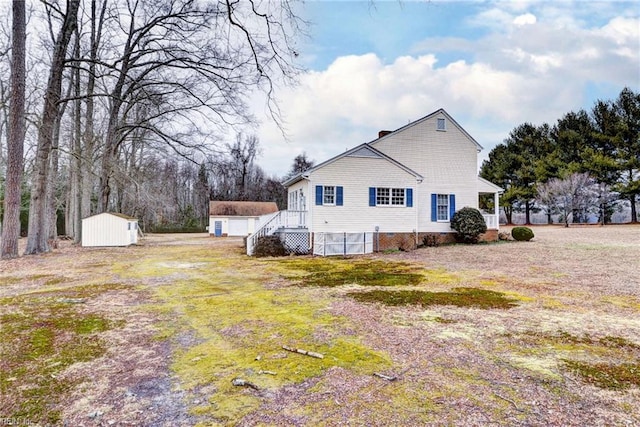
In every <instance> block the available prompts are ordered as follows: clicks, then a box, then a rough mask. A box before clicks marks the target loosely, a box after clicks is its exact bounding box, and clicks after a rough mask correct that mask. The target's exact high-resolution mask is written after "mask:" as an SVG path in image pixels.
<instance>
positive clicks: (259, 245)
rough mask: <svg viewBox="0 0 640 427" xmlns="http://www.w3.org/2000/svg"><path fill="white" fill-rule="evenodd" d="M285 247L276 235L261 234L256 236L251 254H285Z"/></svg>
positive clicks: (259, 255)
mask: <svg viewBox="0 0 640 427" xmlns="http://www.w3.org/2000/svg"><path fill="white" fill-rule="evenodd" d="M286 254H287V249H286V248H285V247H284V244H283V243H282V240H280V237H278V236H263V237H260V238H258V241H257V242H256V246H255V248H253V255H254V256H257V257H265V256H285V255H286Z"/></svg>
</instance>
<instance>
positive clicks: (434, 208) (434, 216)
mask: <svg viewBox="0 0 640 427" xmlns="http://www.w3.org/2000/svg"><path fill="white" fill-rule="evenodd" d="M437 220H438V195H437V194H432V195H431V221H433V222H436V221H437Z"/></svg>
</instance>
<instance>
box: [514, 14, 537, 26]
mask: <svg viewBox="0 0 640 427" xmlns="http://www.w3.org/2000/svg"><path fill="white" fill-rule="evenodd" d="M536 21H537V19H536V16H535V15H533V14H531V13H525V14H524V15H518V16H516V17H515V18H514V19H513V24H514V25H516V26H519V27H521V26H523V25H533V24H535V23H536Z"/></svg>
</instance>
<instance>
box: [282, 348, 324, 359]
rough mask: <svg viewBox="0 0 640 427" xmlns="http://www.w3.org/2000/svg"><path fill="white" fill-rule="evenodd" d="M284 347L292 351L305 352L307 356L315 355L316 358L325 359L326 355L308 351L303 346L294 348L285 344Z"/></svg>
mask: <svg viewBox="0 0 640 427" xmlns="http://www.w3.org/2000/svg"><path fill="white" fill-rule="evenodd" d="M282 348H283V349H285V350H287V351H290V352H292V353H299V354H304V355H305V356H311V357H315V358H316V359H324V355H322V354H320V353H316V352H315V351H307V350H303V349H301V348H293V347H289V346H286V345H283V346H282Z"/></svg>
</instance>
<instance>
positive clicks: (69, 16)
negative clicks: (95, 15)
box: [25, 0, 80, 255]
mask: <svg viewBox="0 0 640 427" xmlns="http://www.w3.org/2000/svg"><path fill="white" fill-rule="evenodd" d="M79 5H80V0H68V1H67V13H66V15H65V17H64V22H63V23H62V26H61V27H60V32H59V33H58V37H57V39H56V43H55V46H54V49H53V57H52V61H51V70H50V71H49V79H48V81H47V90H46V93H45V96H44V106H43V111H42V123H41V125H40V128H39V129H38V147H37V150H36V158H35V174H34V177H33V186H32V189H31V200H30V204H29V231H28V238H27V249H26V251H25V254H28V255H32V254H38V253H43V252H49V251H50V247H49V243H48V242H47V231H48V218H47V197H46V196H47V185H48V182H49V166H50V154H51V148H52V145H53V137H54V124H55V121H56V118H57V117H58V109H59V107H58V101H60V92H61V90H62V72H63V70H64V61H65V59H66V56H67V55H66V52H67V46H68V45H69V40H70V39H71V35H72V34H73V32H74V31H75V28H76V25H77V17H78V7H79Z"/></svg>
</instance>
